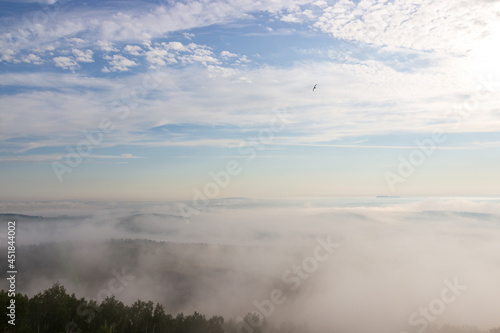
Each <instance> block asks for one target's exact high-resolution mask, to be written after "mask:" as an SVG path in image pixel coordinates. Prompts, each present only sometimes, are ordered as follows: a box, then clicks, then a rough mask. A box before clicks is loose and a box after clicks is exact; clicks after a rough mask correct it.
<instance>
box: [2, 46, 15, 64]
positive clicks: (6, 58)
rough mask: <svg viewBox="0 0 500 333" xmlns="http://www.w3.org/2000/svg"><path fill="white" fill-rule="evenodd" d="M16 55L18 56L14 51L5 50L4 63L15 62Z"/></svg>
mask: <svg viewBox="0 0 500 333" xmlns="http://www.w3.org/2000/svg"><path fill="white" fill-rule="evenodd" d="M15 54H16V52H15V51H14V50H12V49H6V50H3V52H2V61H5V62H13V61H14V60H15V58H14V56H15Z"/></svg>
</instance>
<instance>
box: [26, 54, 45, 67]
mask: <svg viewBox="0 0 500 333" xmlns="http://www.w3.org/2000/svg"><path fill="white" fill-rule="evenodd" d="M23 62H25V63H31V64H35V65H40V64H42V63H43V60H42V59H41V58H40V57H39V56H37V55H34V54H33V53H30V54H28V55H27V56H25V57H23Z"/></svg>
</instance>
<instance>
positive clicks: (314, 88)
mask: <svg viewBox="0 0 500 333" xmlns="http://www.w3.org/2000/svg"><path fill="white" fill-rule="evenodd" d="M317 85H318V84H317V83H316V84H315V85H314V87H313V91H314V90H316V86H317Z"/></svg>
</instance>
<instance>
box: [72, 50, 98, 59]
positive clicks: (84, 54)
mask: <svg viewBox="0 0 500 333" xmlns="http://www.w3.org/2000/svg"><path fill="white" fill-rule="evenodd" d="M71 51H72V52H73V55H74V56H75V60H76V61H77V62H94V59H92V56H93V55H94V52H92V50H86V51H82V50H78V49H72V50H71Z"/></svg>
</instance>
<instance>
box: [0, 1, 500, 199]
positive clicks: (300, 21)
mask: <svg viewBox="0 0 500 333" xmlns="http://www.w3.org/2000/svg"><path fill="white" fill-rule="evenodd" d="M498 59H500V1H496V0H470V1H455V0H453V1H452V0H439V1H432V0H411V1H375V0H373V1H364V0H362V1H344V0H340V1H322V0H315V1H308V0H299V1H289V0H268V1H266V0H263V1H250V0H233V1H222V0H204V1H135V0H134V1H132V0H116V1H95V0H90V1H78V0H60V1H58V0H39V1H37V0H23V1H5V0H0V140H1V145H0V189H1V190H0V199H1V200H66V199H68V200H187V201H191V200H192V201H193V202H195V201H196V200H201V201H203V200H208V199H215V198H223V197H251V198H272V197H323V196H375V195H390V196H495V195H498V194H499V192H498V191H499V190H498V188H500V187H499V185H500V171H499V170H500V138H499V128H500V126H499V125H500V107H499V103H498V98H499V96H500V64H499V62H498ZM314 86H316V88H315V89H314V90H313V87H314Z"/></svg>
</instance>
